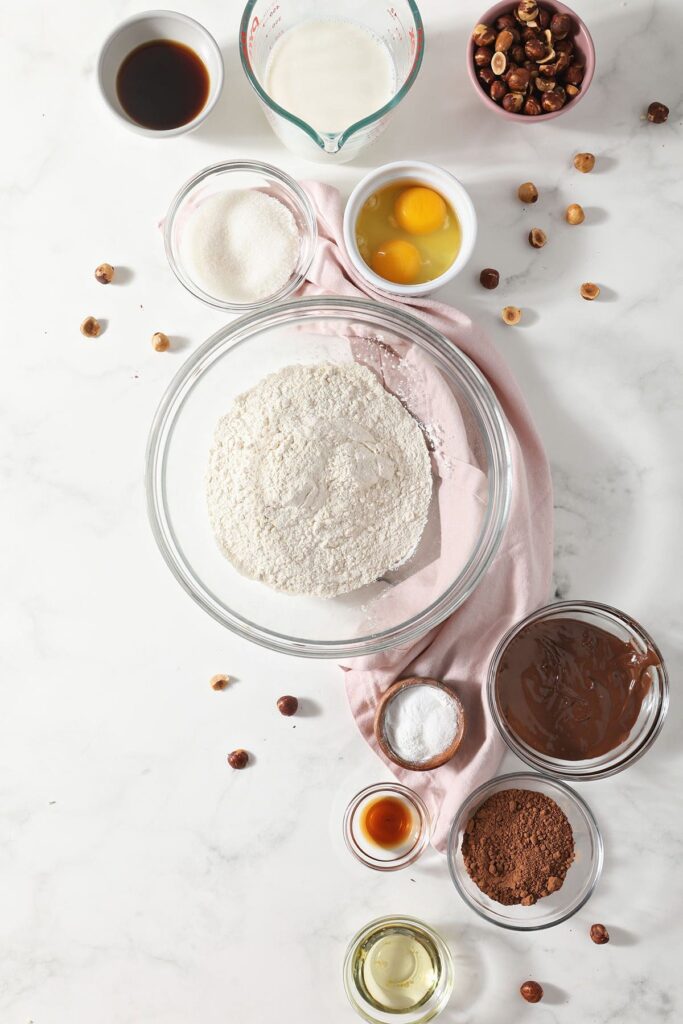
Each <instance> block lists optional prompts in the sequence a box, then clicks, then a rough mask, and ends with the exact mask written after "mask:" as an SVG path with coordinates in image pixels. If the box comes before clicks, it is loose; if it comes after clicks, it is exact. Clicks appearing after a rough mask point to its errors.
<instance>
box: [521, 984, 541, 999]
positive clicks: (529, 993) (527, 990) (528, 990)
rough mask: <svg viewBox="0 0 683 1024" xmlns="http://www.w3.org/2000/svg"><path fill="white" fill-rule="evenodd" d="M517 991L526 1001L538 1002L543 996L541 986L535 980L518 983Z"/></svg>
mask: <svg viewBox="0 0 683 1024" xmlns="http://www.w3.org/2000/svg"><path fill="white" fill-rule="evenodd" d="M519 992H520V995H521V996H522V999H526V1001H527V1003H540V1001H541V999H542V998H543V988H542V986H541V985H539V983H538V982H537V981H525V982H524V984H523V985H520V988H519Z"/></svg>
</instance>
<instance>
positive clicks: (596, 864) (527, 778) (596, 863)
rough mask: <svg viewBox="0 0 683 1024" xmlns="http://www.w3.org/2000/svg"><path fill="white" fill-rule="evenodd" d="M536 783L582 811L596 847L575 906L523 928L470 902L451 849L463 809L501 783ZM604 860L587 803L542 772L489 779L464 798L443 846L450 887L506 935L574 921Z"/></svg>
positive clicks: (563, 784) (598, 875)
mask: <svg viewBox="0 0 683 1024" xmlns="http://www.w3.org/2000/svg"><path fill="white" fill-rule="evenodd" d="M539 781H540V782H542V783H545V785H547V786H549V787H556V788H557V789H559V790H561V791H562V793H563V794H564V795H565V796H566V797H567V798H568V799H569V800H570V802H573V803H575V804H576V805H577V807H578V809H579V810H580V811H581V813H582V814H583V816H584V818H585V820H586V822H587V824H588V831H589V832H590V834H591V837H592V839H593V843H594V846H595V855H594V857H593V860H592V865H591V875H590V877H591V880H590V884H589V886H588V888H587V890H586V892H585V893H584V894H583V896H582V897H581V899H580V900H579V902H578V903H577V904H576V905H575V906H572V907H570V908H569V909H568V910H567V911H566V912H565V913H563V914H561V915H560V916H559V917H557V918H556V919H554V920H552V921H544V922H542V923H540V924H522V923H518V922H512V921H503V920H499V919H498V918H497V917H496V916H494V915H493V914H491V913H487V912H486V911H484V910H482V909H481V908H480V907H478V906H477V905H476V904H475V903H474V902H473V901H472V900H471V899H470V896H469V894H468V893H467V892H466V891H465V889H464V888H463V887H462V886H461V885H460V880H459V878H458V875H457V872H456V870H455V867H454V863H453V861H454V857H453V852H452V851H453V846H454V837H455V836H456V835H457V832H458V829H459V828H460V826H461V824H462V821H463V818H464V816H465V815H464V811H465V809H466V808H467V811H468V814H469V809H470V807H471V806H473V805H474V804H475V802H477V801H479V802H483V799H485V798H486V797H487V796H489V795H490V793H491V792H493V791H494V790H496V789H497V788H498V786H500V784H501V783H504V784H505V785H506V786H510V787H512V788H514V787H515V785H516V784H518V783H521V784H522V785H520V786H518V787H517V788H520V789H521V788H523V783H524V782H539ZM551 799H552V797H551ZM604 858H605V846H604V842H603V838H602V833H601V831H600V828H599V826H598V823H597V821H596V820H595V816H594V814H593V812H592V810H591V809H590V807H589V806H588V804H587V803H586V801H585V800H584V799H583V797H581V796H579V794H578V793H577V792H576V791H575V790H573V789H572V787H571V786H569V785H567V783H566V782H563V781H562V780H561V779H557V778H554V777H552V776H549V775H544V774H543V773H541V772H528V771H520V772H508V773H506V774H503V775H494V777H493V778H492V779H488V780H487V781H486V782H483V783H482V784H481V786H477V788H476V789H475V790H473V791H472V792H471V793H470V794H469V796H467V797H465V799H464V800H463V802H462V803H461V804H460V807H459V808H458V810H457V811H456V813H455V817H454V818H453V821H452V823H451V827H450V829H449V830H448V843H447V846H446V859H447V861H448V871H449V873H450V876H451V881H452V882H453V885H454V886H455V889H456V890H457V892H458V894H459V895H460V897H461V898H462V900H463V902H464V903H465V904H466V905H467V906H468V907H470V909H471V910H473V911H474V912H475V913H476V914H477V915H478V916H479V917H481V918H482V919H483V920H484V921H490V922H491V924H495V925H497V926H498V927H499V928H506V929H507V930H508V931H513V932H538V931H543V930H545V929H546V928H554V927H555V926H556V925H558V924H562V923H563V922H564V921H568V920H569V918H570V917H573V916H574V914H576V913H578V911H579V910H581V908H582V907H584V906H585V905H586V903H587V902H588V900H589V899H590V898H591V896H592V895H593V893H594V891H595V887H596V885H597V884H598V882H599V881H600V876H601V875H602V868H603V863H604Z"/></svg>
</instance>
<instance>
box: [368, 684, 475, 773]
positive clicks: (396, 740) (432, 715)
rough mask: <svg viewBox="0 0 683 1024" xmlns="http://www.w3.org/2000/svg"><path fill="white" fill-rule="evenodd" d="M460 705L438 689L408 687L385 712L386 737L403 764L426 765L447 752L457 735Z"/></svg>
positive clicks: (429, 686)
mask: <svg viewBox="0 0 683 1024" xmlns="http://www.w3.org/2000/svg"><path fill="white" fill-rule="evenodd" d="M458 725H459V714H458V708H457V705H456V704H455V703H454V701H452V700H451V698H450V697H449V696H448V694H447V693H445V692H444V691H443V690H441V689H439V687H438V686H431V685H430V684H428V683H426V684H424V685H422V686H406V687H405V689H403V690H399V691H398V693H397V694H396V696H395V697H393V698H392V699H391V700H390V701H389V703H388V705H387V708H386V711H385V712H384V734H385V736H386V739H387V742H388V744H389V746H390V747H391V749H392V750H393V751H394V753H395V754H397V755H398V756H399V757H400V758H401V760H402V761H410V762H412V763H413V764H423V763H424V762H425V761H430V760H431V759H432V758H433V757H436V756H437V755H438V754H441V753H442V752H443V751H444V750H446V749H447V748H448V747H449V746H450V745H451V743H452V742H453V740H454V739H455V735H456V733H457V731H458Z"/></svg>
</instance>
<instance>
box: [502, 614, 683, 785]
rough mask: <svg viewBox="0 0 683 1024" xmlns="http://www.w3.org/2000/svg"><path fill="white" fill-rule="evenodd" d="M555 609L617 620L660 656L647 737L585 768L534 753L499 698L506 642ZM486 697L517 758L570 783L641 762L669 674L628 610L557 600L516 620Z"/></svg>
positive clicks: (663, 704) (665, 703) (665, 699)
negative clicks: (515, 729)
mask: <svg viewBox="0 0 683 1024" xmlns="http://www.w3.org/2000/svg"><path fill="white" fill-rule="evenodd" d="M556 611H559V612H560V614H562V613H563V612H564V613H566V612H576V613H583V614H587V615H592V616H593V617H595V618H601V619H603V620H604V619H605V618H610V619H615V620H616V621H617V622H619V623H620V624H621V625H623V626H624V627H625V628H627V629H628V630H630V631H631V632H633V633H635V634H636V635H637V636H638V637H639V638H640V639H641V640H642V641H644V642H645V643H646V644H648V645H649V647H650V648H651V649H652V650H653V651H654V653H655V654H656V655H657V657H658V658H659V665H660V671H659V676H660V691H659V694H658V699H657V706H656V708H655V710H654V712H653V715H652V721H651V722H650V724H649V725H648V727H647V730H646V734H645V736H644V737H641V738H640V739H639V740H638V742H637V743H636V744H635V745H630V746H628V747H627V748H626V749H625V750H623V751H622V753H621V754H620V755H619V757H618V759H617V760H614V759H613V760H611V761H608V762H607V763H606V764H603V765H596V766H594V767H591V765H590V762H577V763H585V764H586V765H587V767H586V768H584V769H578V768H577V769H576V770H572V769H571V768H568V767H566V764H570V762H563V763H562V765H561V766H558V764H557V762H556V759H554V758H549V757H547V756H546V755H544V754H541V753H538V752H534V751H532V750H531V748H529V747H527V746H526V745H525V744H523V743H521V742H520V740H518V739H517V737H516V736H515V735H514V733H513V732H512V730H511V729H510V728H509V726H508V724H507V722H506V721H505V718H504V716H503V714H502V712H501V711H500V709H499V707H498V702H497V699H496V672H497V669H498V665H499V663H500V659H501V658H502V656H503V653H504V651H505V649H506V647H507V645H508V644H509V643H510V641H511V640H512V639H513V638H514V637H515V636H517V635H518V633H519V632H521V630H522V629H523V628H524V627H525V626H528V625H529V624H530V623H531V622H537V621H538V620H539V619H542V618H543V617H544V616H546V615H548V614H554V613H555V612H556ZM486 698H487V703H488V707H489V711H490V712H491V717H492V718H493V721H494V723H495V726H496V729H497V730H498V732H499V734H500V735H501V736H502V738H503V740H504V741H505V743H506V744H507V746H508V747H509V748H510V750H511V751H512V752H513V754H516V755H517V757H519V758H520V760H522V761H524V763H525V764H527V765H529V767H530V768H534V769H536V770H537V771H539V772H541V773H542V774H543V775H547V776H550V777H552V778H553V779H565V780H567V781H570V782H584V781H585V782H592V781H594V780H595V779H607V778H609V777H610V776H612V775H617V774H618V773H619V772H622V771H624V769H626V768H630V766H631V765H632V764H635V762H636V761H638V760H639V759H640V758H641V757H642V756H643V754H645V753H646V752H647V751H648V750H649V749H650V747H651V746H652V745H653V743H654V742H655V740H656V739H657V737H658V736H659V734H660V732H661V730H662V727H663V725H664V722H665V720H666V716H667V712H668V710H669V674H668V671H667V668H666V663H665V661H664V658H663V656H662V652H661V651H660V649H659V647H658V646H657V644H656V643H655V641H654V640H653V639H652V637H651V636H650V634H649V633H648V631H647V630H646V629H645V628H644V627H643V626H641V625H640V623H639V622H638V621H637V620H636V619H634V618H632V616H630V615H628V614H627V613H626V612H622V611H621V610H620V609H619V608H614V607H613V606H612V605H608V604H602V603H600V602H598V601H555V602H554V603H552V604H545V605H542V606H541V607H540V608H537V609H536V610H535V611H533V612H530V613H529V614H528V615H525V616H524V618H523V619H520V620H519V622H516V623H515V624H514V625H513V626H511V627H510V629H509V630H508V631H507V632H506V633H505V634H504V636H503V637H502V638H501V639H500V640H499V642H498V645H497V646H496V649H495V650H494V652H493V655H492V656H491V660H490V662H489V666H488V669H487V674H486ZM593 760H595V759H593Z"/></svg>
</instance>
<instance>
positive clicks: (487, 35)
mask: <svg viewBox="0 0 683 1024" xmlns="http://www.w3.org/2000/svg"><path fill="white" fill-rule="evenodd" d="M472 41H473V42H474V43H475V44H476V45H477V46H493V44H494V43H495V41H496V33H495V32H494V31H493V29H492V28H490V27H489V26H488V25H484V24H483V22H480V23H479V24H478V25H475V26H474V30H473V32H472Z"/></svg>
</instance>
